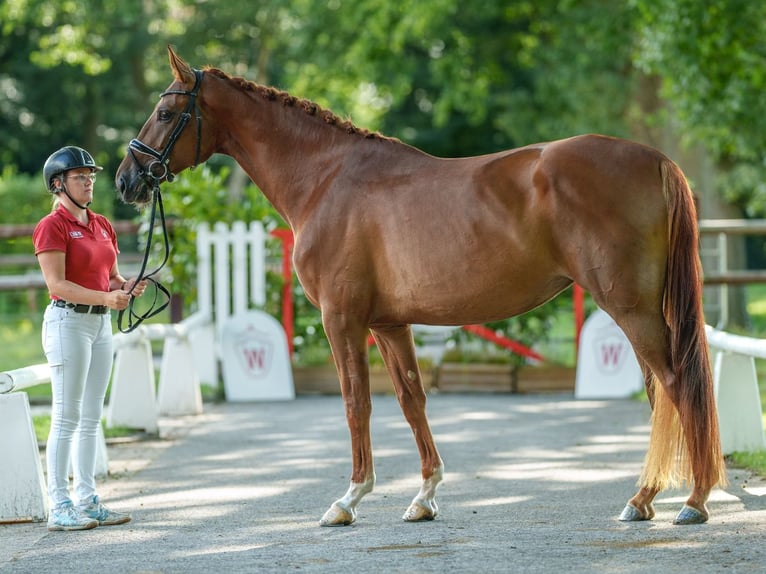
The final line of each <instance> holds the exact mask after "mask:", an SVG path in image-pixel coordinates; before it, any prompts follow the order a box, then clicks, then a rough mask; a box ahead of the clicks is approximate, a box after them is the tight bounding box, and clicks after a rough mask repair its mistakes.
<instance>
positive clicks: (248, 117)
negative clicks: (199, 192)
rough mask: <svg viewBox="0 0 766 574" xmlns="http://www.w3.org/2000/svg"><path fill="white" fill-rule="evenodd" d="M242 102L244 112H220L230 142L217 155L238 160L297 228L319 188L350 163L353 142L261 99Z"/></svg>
mask: <svg viewBox="0 0 766 574" xmlns="http://www.w3.org/2000/svg"><path fill="white" fill-rule="evenodd" d="M251 98H252V99H251ZM238 101H244V102H246V104H245V106H244V107H243V108H242V109H239V110H237V109H225V110H221V111H220V113H224V114H226V117H227V118H229V120H230V121H227V122H226V123H223V122H221V125H222V127H224V129H225V130H226V137H225V138H223V141H222V143H221V149H219V150H216V151H218V152H220V153H224V154H226V155H229V156H231V157H232V158H234V160H235V161H236V162H237V163H238V164H239V165H240V166H241V167H242V169H243V170H244V171H245V172H246V173H247V174H248V175H249V176H250V179H252V180H253V181H254V182H255V184H256V185H257V186H258V187H259V188H260V189H261V191H262V192H263V193H264V195H266V197H267V198H268V199H269V201H270V202H271V203H272V205H274V207H275V208H276V209H277V210H278V211H279V213H280V214H281V215H282V217H284V218H285V219H286V220H287V221H288V223H290V225H291V226H292V227H294V224H295V222H296V221H297V220H298V219H299V217H300V214H301V213H303V212H304V211H305V205H306V203H307V202H308V201H310V198H311V195H312V194H313V193H314V190H315V189H316V187H317V182H321V181H326V180H327V179H328V178H329V177H330V174H332V173H333V172H337V171H338V169H339V166H340V165H341V163H342V162H343V161H344V158H346V157H348V148H349V147H350V146H351V143H350V138H351V137H352V136H349V135H348V134H344V133H343V132H342V131H341V130H340V129H338V128H336V127H334V126H329V125H324V124H322V122H321V121H318V120H317V118H315V117H313V116H310V115H308V114H307V113H306V112H304V111H303V110H301V109H298V108H295V107H292V106H285V105H284V104H282V103H281V102H279V101H268V100H266V99H264V98H262V97H261V96H260V95H256V94H253V95H252V96H250V98H238ZM339 136H346V137H339ZM343 140H345V143H339V142H340V141H343ZM359 141H360V142H361V141H363V138H361V137H360V138H359Z"/></svg>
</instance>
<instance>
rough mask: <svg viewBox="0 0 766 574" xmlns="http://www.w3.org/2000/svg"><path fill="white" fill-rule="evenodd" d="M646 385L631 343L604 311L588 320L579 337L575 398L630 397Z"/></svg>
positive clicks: (599, 310) (596, 313) (596, 312)
mask: <svg viewBox="0 0 766 574" xmlns="http://www.w3.org/2000/svg"><path fill="white" fill-rule="evenodd" d="M643 386H644V376H643V374H642V373H641V368H640V367H639V366H638V361H637V360H636V355H635V354H634V353H633V347H632V346H631V345H630V341H628V338H627V337H626V336H625V333H623V332H622V329H620V327H619V326H618V325H617V323H615V322H614V320H613V319H612V318H611V317H610V316H609V315H608V314H607V313H606V312H605V311H603V310H601V309H597V310H596V311H595V312H594V313H592V314H591V315H590V317H588V319H587V320H586V321H585V324H584V325H583V329H582V332H581V335H580V349H579V351H578V355H577V377H576V379H575V398H578V399H616V398H626V397H630V396H631V395H632V394H633V393H636V392H638V391H640V390H641V389H642V388H643Z"/></svg>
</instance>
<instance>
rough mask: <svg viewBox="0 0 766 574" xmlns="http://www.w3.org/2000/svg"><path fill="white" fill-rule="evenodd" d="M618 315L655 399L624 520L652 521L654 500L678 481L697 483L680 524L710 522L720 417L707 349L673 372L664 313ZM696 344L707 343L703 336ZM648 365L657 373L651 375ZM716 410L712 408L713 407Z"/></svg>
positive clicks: (685, 506) (680, 515)
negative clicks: (635, 490)
mask: <svg viewBox="0 0 766 574" xmlns="http://www.w3.org/2000/svg"><path fill="white" fill-rule="evenodd" d="M638 317H639V315H637V314H624V315H622V316H620V314H618V315H617V317H616V320H617V322H618V324H620V325H621V326H622V328H623V330H624V331H625V334H626V335H627V336H628V338H629V339H630V341H631V343H632V344H633V348H634V350H635V351H636V354H637V355H638V356H639V360H640V361H641V362H642V364H643V369H644V374H645V376H646V378H647V386H648V391H649V395H650V397H651V402H652V408H653V413H652V431H651V436H650V441H649V450H648V451H647V455H646V461H645V464H644V471H643V474H642V476H641V479H640V480H639V486H640V490H639V491H638V493H637V494H636V495H635V496H634V497H633V498H632V499H631V500H630V501H629V503H628V506H627V507H626V508H625V510H624V511H623V513H622V515H621V516H620V518H621V519H622V520H647V519H650V518H651V517H652V514H653V509H652V506H651V502H652V500H653V499H654V497H655V496H656V495H657V493H658V492H659V491H660V490H662V489H664V488H666V487H667V486H670V485H673V484H674V483H677V482H684V481H692V480H693V483H694V488H693V492H692V494H691V496H690V497H689V499H688V500H687V501H686V504H685V505H684V507H683V509H682V510H681V512H680V513H679V514H678V516H677V517H676V519H675V521H674V522H675V523H676V524H697V523H701V522H705V521H707V519H708V516H709V513H708V510H707V507H706V505H705V503H706V501H707V498H708V496H709V494H710V491H711V490H712V488H713V486H714V485H715V483H716V482H717V481H718V480H720V477H719V473H720V470H719V464H720V461H717V459H716V456H717V453H718V452H719V450H720V447H719V446H718V444H717V440H718V433H717V426H716V423H717V421H715V420H711V418H712V417H715V412H714V409H715V407H714V399H713V398H712V388H710V387H711V385H712V381H711V379H710V373H709V365H707V364H703V361H706V360H707V355H706V354H705V352H704V351H706V349H705V350H700V349H695V351H694V352H695V353H699V355H698V356H700V357H701V360H699V361H696V362H695V363H692V364H690V365H688V366H687V368H686V369H684V370H683V372H679V373H678V374H677V373H675V372H674V370H673V367H672V365H671V360H670V357H669V352H668V338H669V334H668V331H667V327H666V325H665V324H664V320H663V319H662V317H661V316H660V315H659V314H657V315H656V316H655V315H652V314H646V315H644V316H643V320H641V319H639V318H638ZM697 344H699V345H704V340H702V341H698V342H697ZM646 367H648V368H649V369H650V370H651V371H652V373H653V374H654V375H651V374H649V371H648V370H647V368H646ZM711 409H712V410H711Z"/></svg>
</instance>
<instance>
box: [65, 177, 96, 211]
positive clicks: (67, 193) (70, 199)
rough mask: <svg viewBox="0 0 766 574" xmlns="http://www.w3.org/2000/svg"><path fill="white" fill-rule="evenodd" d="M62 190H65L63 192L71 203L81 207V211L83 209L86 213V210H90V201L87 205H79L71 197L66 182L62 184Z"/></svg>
mask: <svg viewBox="0 0 766 574" xmlns="http://www.w3.org/2000/svg"><path fill="white" fill-rule="evenodd" d="M61 189H62V190H63V192H64V193H65V194H66V196H67V197H68V198H69V201H71V202H72V203H74V204H75V205H76V206H77V207H79V208H80V209H82V210H83V211H84V210H86V209H88V206H89V205H90V201H89V202H88V203H86V204H85V205H80V204H79V203H77V202H76V201H75V200H74V198H73V197H72V196H71V195H69V190H68V189H67V188H66V184H65V183H64V182H62V183H61Z"/></svg>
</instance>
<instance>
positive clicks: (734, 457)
mask: <svg viewBox="0 0 766 574" xmlns="http://www.w3.org/2000/svg"><path fill="white" fill-rule="evenodd" d="M726 460H727V462H729V463H731V464H732V465H733V466H736V467H737V468H746V469H748V470H751V471H753V472H756V473H758V474H759V475H760V476H763V477H766V450H758V451H755V452H733V453H731V454H730V455H729V456H727V457H726Z"/></svg>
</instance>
